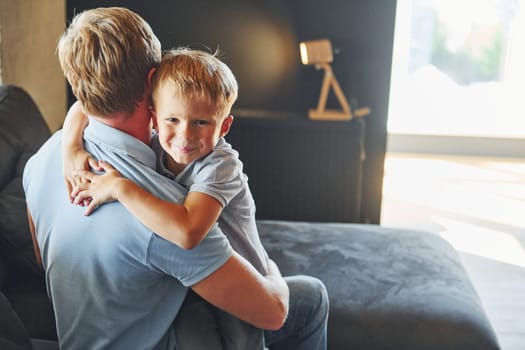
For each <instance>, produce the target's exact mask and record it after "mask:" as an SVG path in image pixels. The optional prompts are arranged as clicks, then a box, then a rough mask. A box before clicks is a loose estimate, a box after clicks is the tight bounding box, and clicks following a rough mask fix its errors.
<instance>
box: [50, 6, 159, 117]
mask: <svg viewBox="0 0 525 350" xmlns="http://www.w3.org/2000/svg"><path fill="white" fill-rule="evenodd" d="M57 50H58V57H59V60H60V65H61V67H62V70H63V71H64V74H65V76H66V78H67V80H68V82H69V84H70V85H71V88H72V90H73V94H74V95H75V96H76V97H77V99H78V100H79V101H80V102H81V103H82V105H83V107H84V109H85V111H86V113H88V114H92V115H95V116H98V117H105V116H108V115H111V114H113V113H117V112H127V113H131V112H132V111H133V110H134V109H135V107H136V105H137V103H138V102H139V101H141V100H142V98H143V95H144V91H145V87H146V81H147V77H148V72H149V71H150V69H151V68H153V67H157V66H158V64H159V62H160V59H161V55H162V51H161V47H160V42H159V40H158V39H157V37H156V36H155V34H153V31H152V30H151V27H150V26H149V25H148V23H147V22H146V21H144V19H142V18H141V17H140V16H139V15H137V14H136V13H134V12H132V11H130V10H128V9H126V8H120V7H107V8H97V9H91V10H86V11H84V12H81V13H79V14H78V15H76V16H75V17H74V18H73V20H72V21H71V24H70V25H69V27H68V28H67V30H66V31H65V33H64V34H63V35H62V36H61V38H60V40H59V42H58V47H57Z"/></svg>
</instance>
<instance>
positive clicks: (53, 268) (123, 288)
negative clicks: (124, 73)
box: [24, 118, 232, 349]
mask: <svg viewBox="0 0 525 350" xmlns="http://www.w3.org/2000/svg"><path fill="white" fill-rule="evenodd" d="M84 140H85V147H86V150H87V151H89V152H90V153H91V154H92V155H93V156H94V157H95V158H96V159H99V160H105V161H107V162H109V163H110V164H112V165H113V166H115V167H116V168H117V169H118V170H119V171H120V172H121V173H122V175H123V176H125V177H128V178H130V179H132V180H133V181H135V182H136V183H138V184H140V185H141V186H142V187H144V188H145V189H146V190H148V191H149V192H151V193H153V194H154V195H156V196H158V197H160V198H163V199H165V200H171V201H176V202H181V201H182V200H183V198H184V197H185V195H186V190H185V189H184V188H183V187H181V186H178V185H177V184H174V183H173V181H171V180H169V179H167V178H165V177H163V176H161V175H159V174H157V173H156V171H155V167H156V158H155V154H154V152H153V151H152V150H151V149H150V148H149V147H148V146H147V145H145V144H144V143H142V142H140V141H138V140H137V139H135V138H133V137H131V136H129V135H127V134H125V133H123V132H121V131H119V130H117V129H114V128H111V127H109V126H107V125H105V124H103V123H100V122H98V121H97V120H94V119H92V118H91V119H90V124H89V126H88V127H87V128H86V130H85V132H84ZM24 190H25V192H26V200H27V204H28V208H29V211H30V212H31V215H32V217H33V220H34V223H35V226H36V231H37V240H38V243H39V246H40V251H41V254H42V260H43V264H44V268H45V270H46V283H47V288H48V294H49V296H50V298H51V300H52V302H53V305H54V308H55V315H56V318H57V330H58V336H59V341H60V344H61V349H171V348H174V338H173V336H174V335H173V334H174V333H173V329H172V322H173V320H174V318H175V316H176V314H177V312H178V310H179V308H180V305H181V304H182V302H183V300H184V297H185V295H186V292H187V286H191V285H193V284H195V283H197V282H199V281H201V280H202V279H204V278H206V277H207V276H209V275H210V274H211V273H212V272H214V271H215V270H216V269H218V268H219V267H220V266H222V265H223V264H224V263H225V262H226V261H227V260H228V259H229V258H230V257H231V255H232V249H231V246H230V245H229V243H228V240H227V239H226V237H225V236H224V235H223V234H222V232H221V231H220V230H219V229H218V228H217V226H215V227H214V228H213V229H212V230H211V231H210V233H209V234H208V236H207V237H206V238H205V239H204V240H203V241H202V243H201V244H200V245H199V246H197V247H196V248H195V249H192V250H184V249H182V248H179V247H178V246H176V245H174V244H172V243H170V242H168V241H166V240H164V239H162V238H161V237H159V236H157V235H155V234H154V233H152V232H151V231H150V230H149V229H147V228H146V227H145V226H143V225H142V224H141V223H140V222H139V221H138V220H136V219H135V218H134V217H133V216H132V215H131V214H130V213H129V212H128V211H127V210H126V209H125V208H124V207H123V206H122V205H121V204H120V203H118V202H113V203H109V204H105V205H103V206H101V207H100V208H98V209H97V210H96V211H95V212H94V213H93V214H92V215H91V216H89V217H85V216H83V215H82V213H83V211H84V208H82V207H79V206H75V205H73V204H71V203H70V202H69V199H68V195H67V193H66V188H65V184H64V180H63V175H62V160H61V131H59V132H57V133H56V134H55V135H53V136H52V137H51V138H50V139H49V140H48V141H47V142H46V143H45V144H44V145H43V146H42V148H41V149H40V150H39V151H38V153H37V154H36V155H34V156H33V157H32V158H31V159H30V160H29V161H28V163H27V165H26V168H25V171H24Z"/></svg>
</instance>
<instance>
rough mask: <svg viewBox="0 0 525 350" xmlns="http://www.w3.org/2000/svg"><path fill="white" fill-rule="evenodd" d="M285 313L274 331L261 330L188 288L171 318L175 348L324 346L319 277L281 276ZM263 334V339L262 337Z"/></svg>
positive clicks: (324, 299)
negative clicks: (285, 287)
mask: <svg viewBox="0 0 525 350" xmlns="http://www.w3.org/2000/svg"><path fill="white" fill-rule="evenodd" d="M285 281H286V283H287V284H288V288H289V290H290V301H289V310H288V317H287V319H286V321H285V323H284V326H283V327H282V328H281V329H279V330H277V331H264V332H263V331H262V330H260V329H258V328H255V327H253V326H251V325H249V324H247V323H246V322H243V321H241V320H239V319H237V318H235V317H233V316H232V315H230V314H228V313H227V312H225V311H222V310H220V309H217V308H216V307H214V306H213V305H211V304H209V303H207V302H206V301H205V300H203V299H202V298H200V297H199V296H198V295H196V294H195V293H193V292H192V291H189V292H188V296H187V297H186V300H185V301H184V304H183V306H182V308H181V310H180V311H179V314H178V315H177V319H176V320H175V322H174V327H175V334H176V338H177V344H176V349H177V350H195V349H207V350H208V349H209V350H257V349H263V348H264V346H266V347H267V348H269V349H270V350H281V349H282V350H325V349H326V347H327V345H326V344H327V339H326V326H327V320H328V295H327V293H326V288H325V286H324V285H323V283H322V282H321V281H319V280H318V279H316V278H313V277H309V276H302V275H301V276H292V277H285ZM263 335H264V339H263Z"/></svg>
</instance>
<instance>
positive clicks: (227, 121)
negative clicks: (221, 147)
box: [221, 114, 233, 137]
mask: <svg viewBox="0 0 525 350" xmlns="http://www.w3.org/2000/svg"><path fill="white" fill-rule="evenodd" d="M232 123H233V115H231V114H229V115H228V116H227V117H226V118H224V120H223V121H222V125H221V137H224V136H226V134H227V133H228V132H229V131H230V128H231V126H232Z"/></svg>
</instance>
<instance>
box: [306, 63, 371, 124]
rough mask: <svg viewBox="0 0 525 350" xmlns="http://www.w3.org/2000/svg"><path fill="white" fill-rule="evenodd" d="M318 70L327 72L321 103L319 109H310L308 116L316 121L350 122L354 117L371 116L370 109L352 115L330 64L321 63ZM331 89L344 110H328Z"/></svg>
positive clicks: (318, 105) (357, 111)
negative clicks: (327, 104) (327, 102)
mask: <svg viewBox="0 0 525 350" xmlns="http://www.w3.org/2000/svg"><path fill="white" fill-rule="evenodd" d="M317 67H318V68H322V69H324V71H325V74H324V79H323V86H322V87H321V94H320V95H319V103H318V104H317V109H310V110H309V111H308V116H309V117H310V119H314V120H350V119H352V118H353V117H363V116H365V115H368V114H370V109H369V108H368V107H365V108H359V109H357V110H355V112H354V113H352V110H351V109H350V106H349V104H348V102H347V101H346V98H345V95H344V94H343V91H342V90H341V87H340V86H339V83H338V82H337V79H336V78H335V75H334V73H333V71H332V67H331V66H330V64H328V63H321V64H318V65H317ZM330 87H332V88H333V89H334V93H335V96H336V97H337V99H338V100H339V103H340V104H341V107H342V110H336V109H326V108H325V107H326V99H327V98H328V92H329V90H330Z"/></svg>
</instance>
